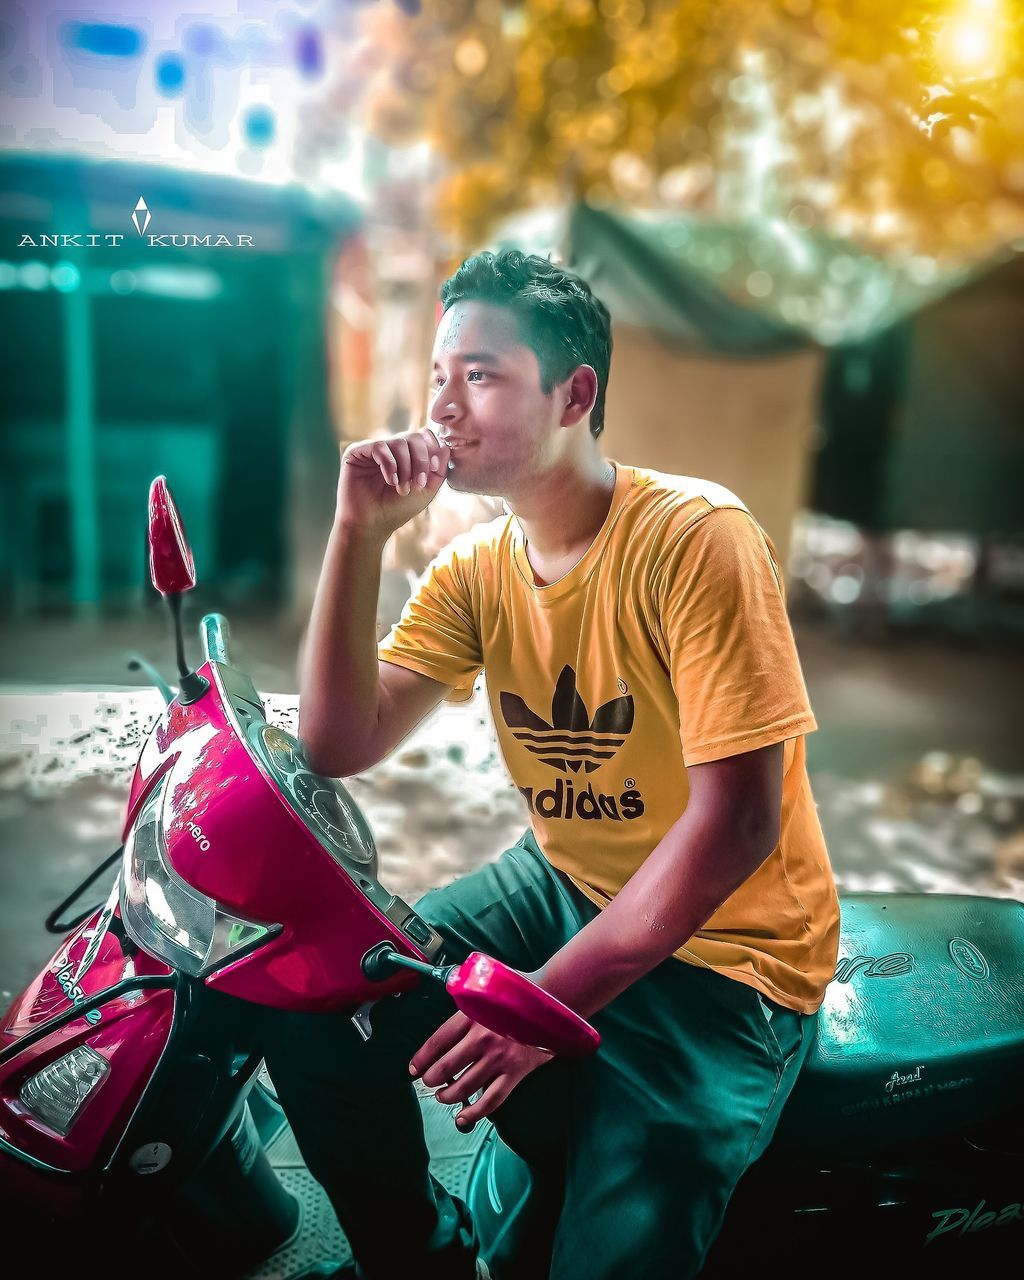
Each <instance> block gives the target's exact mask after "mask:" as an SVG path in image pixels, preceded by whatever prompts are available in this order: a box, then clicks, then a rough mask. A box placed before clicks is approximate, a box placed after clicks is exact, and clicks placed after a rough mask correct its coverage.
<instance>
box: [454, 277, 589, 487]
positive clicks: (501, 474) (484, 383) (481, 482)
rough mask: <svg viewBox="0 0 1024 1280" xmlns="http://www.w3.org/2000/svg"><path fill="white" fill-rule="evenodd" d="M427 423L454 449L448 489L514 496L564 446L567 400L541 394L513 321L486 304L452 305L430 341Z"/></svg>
mask: <svg viewBox="0 0 1024 1280" xmlns="http://www.w3.org/2000/svg"><path fill="white" fill-rule="evenodd" d="M433 362H434V368H433V374H432V382H431V386H432V388H433V399H432V401H431V404H430V420H431V422H432V423H433V424H434V432H435V434H436V435H437V436H439V437H440V438H441V439H449V440H451V441H452V442H453V444H452V454H451V465H450V467H449V470H448V483H449V484H450V485H451V486H452V488H453V489H458V490H460V491H461V492H466V493H482V494H493V495H495V496H497V497H508V496H512V495H514V494H515V493H517V492H520V491H521V490H522V489H523V487H524V486H527V485H528V484H529V483H530V479H531V477H532V476H534V475H536V474H537V473H538V472H539V471H542V470H544V469H545V468H546V467H549V466H550V465H552V463H553V462H554V461H556V460H557V458H558V456H559V449H560V448H562V447H564V444H567V441H563V440H562V439H560V437H562V436H564V435H565V434H566V433H563V432H560V431H558V429H557V428H558V425H559V420H560V416H561V409H562V408H563V407H564V404H565V399H564V397H563V396H561V395H558V394H557V388H556V390H555V392H552V393H551V394H548V395H545V394H544V392H543V391H542V390H541V381H540V365H539V363H538V361H537V357H536V355H535V354H534V353H533V351H532V350H531V349H530V348H529V347H527V346H525V345H524V344H523V341H522V339H521V338H520V336H519V330H518V327H517V325H516V320H515V316H514V315H513V314H512V312H511V311H510V310H509V309H508V308H507V307H500V306H495V305H493V304H491V303H487V302H457V303H455V304H454V305H453V306H451V307H449V309H448V310H447V311H446V312H445V313H444V315H443V316H442V317H441V323H440V324H439V325H438V327H437V335H436V337H435V340H434V352H433Z"/></svg>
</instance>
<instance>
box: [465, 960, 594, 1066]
mask: <svg viewBox="0 0 1024 1280" xmlns="http://www.w3.org/2000/svg"><path fill="white" fill-rule="evenodd" d="M445 987H446V988H447V991H448V994H449V995H450V996H451V998H452V999H453V1000H454V1001H455V1003H456V1005H457V1006H458V1008H459V1009H461V1011H462V1012H463V1013H464V1014H465V1015H466V1017H467V1018H472V1019H473V1021H474V1022H479V1023H480V1024H481V1025H482V1026H485V1027H487V1028H488V1029H489V1030H491V1031H496V1032H497V1033H498V1035H501V1036H508V1037H509V1038H510V1039H512V1040H520V1041H522V1042H523V1044H532V1045H534V1046H535V1047H536V1048H538V1049H547V1050H549V1051H550V1052H551V1053H558V1054H566V1055H569V1056H577V1057H582V1056H583V1055H584V1054H587V1053H593V1052H594V1050H595V1049H597V1047H598V1046H599V1045H600V1043H601V1036H600V1034H599V1033H598V1032H597V1031H595V1030H594V1028H593V1027H592V1026H591V1025H590V1023H589V1022H586V1021H585V1020H584V1019H583V1018H581V1017H580V1016H579V1014H578V1013H575V1012H573V1010H572V1009H570V1008H569V1007H568V1006H567V1005H564V1004H562V1002H561V1000H556V999H555V997H554V996H553V995H551V994H550V993H549V992H547V991H545V990H544V989H543V988H542V987H538V986H537V984H536V983H535V982H531V981H530V979H529V978H527V977H526V976H525V975H524V974H522V973H519V972H518V970H516V969H510V968H509V966H508V965H507V964H502V962H501V961H500V960H495V959H494V958H493V957H492V956H487V955H484V954H483V952H481V951H474V952H473V953H472V954H471V955H469V956H468V957H467V958H466V959H465V961H463V963H462V964H460V965H457V966H456V967H455V968H453V969H452V970H451V972H450V973H449V974H448V977H447V979H446V980H445Z"/></svg>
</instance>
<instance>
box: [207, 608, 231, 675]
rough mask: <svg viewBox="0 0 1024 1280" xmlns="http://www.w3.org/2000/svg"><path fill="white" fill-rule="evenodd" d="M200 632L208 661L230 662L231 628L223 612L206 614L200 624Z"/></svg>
mask: <svg viewBox="0 0 1024 1280" xmlns="http://www.w3.org/2000/svg"><path fill="white" fill-rule="evenodd" d="M199 633H200V637H201V639H202V642H203V652H204V654H205V655H206V660H207V662H223V663H224V664H225V665H227V664H229V663H230V659H229V657H228V641H229V640H230V639H231V628H230V626H229V625H228V620H227V618H225V617H224V615H223V614H222V613H207V614H205V615H204V617H203V620H202V622H201V623H200V624H199Z"/></svg>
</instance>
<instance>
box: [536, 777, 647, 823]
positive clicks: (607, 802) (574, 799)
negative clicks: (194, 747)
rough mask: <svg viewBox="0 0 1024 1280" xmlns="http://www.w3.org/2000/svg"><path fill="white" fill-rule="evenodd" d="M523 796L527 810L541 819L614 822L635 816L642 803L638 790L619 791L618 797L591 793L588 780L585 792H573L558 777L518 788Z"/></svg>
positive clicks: (569, 786)
mask: <svg viewBox="0 0 1024 1280" xmlns="http://www.w3.org/2000/svg"><path fill="white" fill-rule="evenodd" d="M519 790H520V791H521V792H522V795H523V799H524V800H525V801H526V803H527V805H528V806H529V809H530V812H531V813H537V814H539V815H540V816H541V817H542V818H583V819H594V818H611V819H612V820H613V821H615V822H622V821H623V819H630V818H639V817H640V816H641V815H642V813H643V811H644V802H643V799H642V798H641V795H640V792H639V791H623V792H620V794H619V796H618V797H617V798H616V797H615V796H609V795H605V794H603V793H602V792H595V791H594V787H593V784H592V783H590V784H588V786H587V789H586V790H585V791H574V790H573V785H572V782H571V781H564V780H563V779H562V778H558V779H557V780H556V781H555V784H554V786H551V787H545V788H544V789H543V791H535V790H534V788H533V787H520V788H519Z"/></svg>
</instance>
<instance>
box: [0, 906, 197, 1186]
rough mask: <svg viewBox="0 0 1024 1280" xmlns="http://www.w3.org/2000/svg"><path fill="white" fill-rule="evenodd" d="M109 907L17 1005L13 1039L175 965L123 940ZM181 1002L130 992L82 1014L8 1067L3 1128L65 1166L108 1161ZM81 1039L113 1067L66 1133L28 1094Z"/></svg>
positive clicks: (0, 1100) (9, 1029) (0, 1075)
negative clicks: (36, 1110)
mask: <svg viewBox="0 0 1024 1280" xmlns="http://www.w3.org/2000/svg"><path fill="white" fill-rule="evenodd" d="M103 915H104V913H103V912H102V911H99V912H97V913H96V914H95V915H93V916H92V917H90V919H88V920H86V921H85V922H84V923H83V924H82V925H81V926H80V927H79V928H78V929H77V930H75V932H74V933H72V934H71V935H70V937H69V938H67V939H66V940H65V941H64V942H63V943H62V944H61V946H60V948H59V950H58V951H57V952H56V953H55V954H54V956H53V958H52V959H51V961H50V963H49V964H48V965H47V967H46V968H45V969H44V970H43V971H42V973H40V974H39V976H38V977H36V978H35V979H34V980H33V981H32V982H31V983H30V984H29V986H28V987H27V988H26V989H25V991H24V992H23V993H22V994H21V995H20V996H19V997H18V999H17V1000H16V1001H15V1002H14V1004H13V1005H12V1006H11V1009H10V1010H9V1011H8V1014H7V1016H6V1018H5V1019H4V1023H3V1026H2V1029H0V1043H2V1044H3V1046H4V1047H5V1048H6V1047H7V1046H8V1045H9V1044H11V1043H13V1042H16V1041H17V1040H18V1039H20V1038H21V1037H22V1036H24V1035H25V1034H26V1033H27V1032H29V1031H32V1030H34V1029H35V1028H36V1027H38V1026H39V1025H40V1024H41V1023H43V1022H45V1021H46V1020H47V1019H49V1018H52V1017H54V1016H55V1015H57V1014H60V1013H63V1012H64V1011H65V1010H66V1009H68V1008H69V1007H70V1006H71V1005H72V1004H75V1003H81V1001H82V1000H85V999H88V998H89V997H90V996H94V995H97V994H99V993H100V992H103V991H106V990H108V989H110V988H111V987H114V986H115V985H116V984H117V983H118V982H121V981H123V980H124V979H125V978H130V977H134V976H138V975H141V974H162V975H166V974H168V973H169V972H170V971H169V969H168V968H167V966H166V965H163V964H162V963H161V962H160V961H158V960H155V959H154V958H153V957H151V956H148V955H146V954H145V953H142V952H140V953H138V954H133V953H134V948H132V947H128V948H127V949H126V948H125V947H123V946H122V943H121V939H120V936H119V932H118V926H119V923H120V922H119V915H118V912H117V910H116V908H115V909H114V910H113V911H112V912H111V913H110V919H109V920H108V921H107V923H106V924H104V921H103V918H102V917H103ZM97 937H99V938H100V941H99V943H98V944H97V943H96V938H97ZM173 1010H174V999H173V994H172V992H171V991H164V990H145V991H136V992H132V993H129V994H128V995H126V996H123V997H121V998H120V999H117V1000H115V1001H111V1002H110V1003H109V1004H106V1005H103V1006H102V1007H101V1008H99V1009H97V1010H94V1011H93V1012H91V1013H88V1014H85V1015H83V1017H81V1018H76V1019H74V1020H73V1021H72V1022H69V1023H68V1024H67V1025H65V1026H64V1027H62V1028H60V1029H58V1030H57V1031H54V1032H53V1033H52V1034H50V1035H48V1036H46V1037H44V1038H43V1039H42V1040H40V1041H38V1042H37V1043H36V1044H35V1045H32V1046H30V1047H29V1048H28V1049H26V1051H25V1052H24V1053H23V1054H19V1055H15V1056H14V1057H13V1058H12V1059H11V1060H10V1061H9V1062H7V1063H5V1064H4V1065H3V1066H0V1137H2V1138H3V1139H4V1141H5V1142H7V1143H9V1144H10V1145H11V1146H12V1147H14V1148H15V1149H16V1150H18V1151H20V1152H24V1153H26V1154H28V1155H29V1156H31V1157H32V1158H33V1159H35V1160H38V1161H41V1162H42V1163H43V1164H45V1165H48V1166H50V1167H51V1168H52V1169H55V1170H58V1171H61V1172H66V1173H75V1172H79V1171H82V1170H86V1169H90V1168H93V1167H94V1166H95V1165H96V1164H98V1163H102V1162H103V1161H104V1160H105V1159H107V1158H108V1157H109V1155H110V1154H111V1152H112V1150H113V1144H114V1142H115V1141H116V1139H117V1137H118V1136H119V1135H120V1134H121V1132H122V1131H123V1129H124V1127H125V1125H126V1124H127V1122H128V1119H129V1117H130V1116H131V1114H132V1112H133V1111H134V1109H135V1107H136V1106H137V1104H138V1101H139V1099H140V1098H141V1096H142V1094H143V1091H144V1090H145V1088H146V1086H147V1085H148V1083H149V1081H150V1079H151V1078H152V1075H153V1072H154V1070H155V1069H156V1066H157V1063H158V1062H159V1060H160V1055H161V1053H162V1052H163V1050H164V1047H165V1046H166V1044H167V1040H168V1036H169V1034H170V1029H171V1023H172V1019H173ZM80 1045H86V1046H88V1047H89V1049H91V1050H92V1051H93V1052H94V1053H96V1054H99V1055H100V1057H101V1058H103V1059H104V1061H105V1062H106V1064H107V1070H106V1072H105V1074H104V1076H103V1078H102V1080H101V1081H100V1083H99V1084H98V1086H97V1087H96V1089H95V1090H94V1091H93V1092H91V1093H90V1095H89V1096H88V1098H87V1099H86V1100H85V1102H84V1103H83V1104H82V1106H81V1109H80V1111H79V1112H78V1113H77V1115H76V1116H75V1118H74V1120H73V1121H72V1123H71V1125H70V1128H69V1129H68V1132H67V1133H66V1134H61V1133H59V1132H57V1131H56V1130H55V1129H53V1128H51V1127H50V1126H49V1125H47V1124H46V1123H45V1122H44V1121H43V1120H42V1119H40V1118H39V1117H38V1116H36V1115H34V1114H33V1113H32V1111H30V1110H29V1108H28V1107H26V1105H25V1104H24V1102H23V1101H22V1098H21V1096H20V1095H21V1091H22V1089H23V1087H24V1086H25V1084H26V1082H27V1081H28V1080H30V1079H31V1078H32V1077H34V1076H36V1075H38V1074H39V1073H40V1072H42V1071H43V1070H44V1069H45V1068H46V1067H47V1066H48V1065H49V1064H51V1063H53V1062H55V1061H56V1060H58V1059H60V1058H62V1057H64V1056H65V1055H66V1054H68V1053H70V1052H71V1051H72V1050H74V1049H76V1048H77V1047H78V1046H80Z"/></svg>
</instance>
